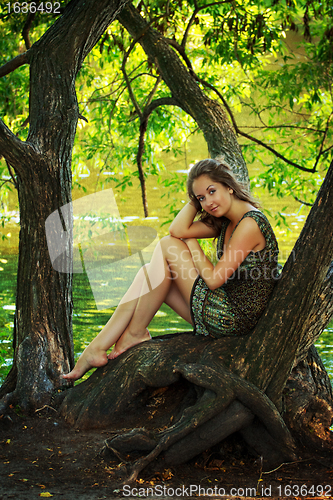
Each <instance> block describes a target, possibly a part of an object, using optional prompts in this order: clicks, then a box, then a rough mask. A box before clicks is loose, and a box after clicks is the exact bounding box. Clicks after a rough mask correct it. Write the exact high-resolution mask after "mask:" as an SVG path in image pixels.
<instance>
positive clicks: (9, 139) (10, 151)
mask: <svg viewBox="0 0 333 500" xmlns="http://www.w3.org/2000/svg"><path fill="white" fill-rule="evenodd" d="M0 155H2V156H3V157H4V158H5V160H6V162H7V165H10V166H11V167H13V168H14V170H15V172H16V173H20V172H22V168H23V167H22V166H23V165H24V166H27V165H29V164H30V165H34V164H35V163H36V162H37V161H40V154H39V153H38V152H37V151H36V150H35V149H34V147H33V146H32V145H31V144H30V143H28V142H24V141H21V140H20V139H19V138H18V137H16V135H15V134H13V132H12V131H11V130H10V129H9V128H8V127H7V125H5V124H4V122H3V121H2V120H1V119H0ZM9 172H10V174H11V176H12V178H13V179H14V176H13V175H12V172H11V170H10V168H9Z"/></svg>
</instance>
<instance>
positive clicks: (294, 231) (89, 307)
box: [0, 138, 333, 384]
mask: <svg viewBox="0 0 333 500" xmlns="http://www.w3.org/2000/svg"><path fill="white" fill-rule="evenodd" d="M186 153H187V154H186V159H184V157H180V158H179V157H177V158H174V157H172V156H171V155H169V157H168V158H167V160H166V161H165V163H166V165H167V169H168V171H169V172H178V175H179V176H182V175H186V174H185V172H186V171H187V168H188V166H189V164H190V163H191V162H194V161H196V160H197V159H200V158H204V157H207V156H208V155H207V151H206V150H205V145H204V143H203V141H202V139H200V138H199V139H198V140H196V141H195V142H194V143H193V144H192V146H188V149H187V152H186ZM258 168H259V167H258V166H257V165H252V166H250V168H249V173H250V176H251V177H253V176H255V175H256V174H257V171H258ZM89 171H90V174H89V175H87V177H86V178H84V179H82V183H83V182H84V184H85V186H86V187H87V189H88V193H87V194H91V193H92V192H94V189H95V186H96V181H97V175H96V174H95V173H94V171H93V168H91V166H90V168H89ZM166 175H167V174H166V173H164V174H162V177H163V176H164V177H165V176H166ZM107 187H113V186H112V184H109V185H108V186H107ZM147 190H148V202H149V207H150V213H149V217H148V218H146V219H144V218H143V217H142V207H141V193H140V195H139V188H138V186H133V187H132V188H128V190H126V192H125V195H124V193H121V192H117V191H116V190H115V189H114V193H115V199H116V203H117V207H118V209H119V214H120V217H121V219H122V221H123V222H125V223H126V224H128V226H131V225H132V226H133V225H135V226H138V225H145V226H149V227H150V228H154V229H155V230H156V232H157V234H158V237H162V236H164V235H165V234H167V228H168V225H165V226H162V227H161V224H162V222H164V221H165V220H167V219H168V218H169V209H168V208H167V207H166V205H167V203H169V202H170V201H172V199H173V198H176V199H177V200H178V203H179V208H180V207H181V206H182V203H183V202H185V200H186V196H185V194H184V193H177V194H175V193H173V192H171V191H167V190H166V188H165V187H162V186H161V184H158V182H157V178H156V177H152V176H151V177H148V179H147ZM161 194H164V195H165V196H164V197H162V195H161ZM253 194H254V195H255V196H257V197H258V198H259V199H260V200H261V202H262V206H263V209H264V210H265V209H268V208H269V210H270V213H271V214H272V217H271V216H268V218H269V219H270V221H271V223H272V225H273V227H274V229H275V233H276V236H277V239H278V242H279V247H280V258H279V261H280V263H282V264H283V263H284V262H285V261H286V260H287V258H288V256H289V254H290V252H291V251H292V248H293V246H294V243H295V241H296V239H297V238H298V235H299V233H300V231H301V229H302V227H303V224H304V222H305V219H306V217H307V214H308V211H309V209H308V208H306V207H302V208H301V206H300V205H299V204H298V203H296V202H294V201H293V200H286V199H285V198H283V199H276V198H272V197H270V196H269V195H268V194H267V193H265V192H262V191H260V189H257V190H256V189H254V191H253ZM82 196H83V193H82V192H77V191H74V192H73V198H74V199H77V198H79V197H82ZM124 196H126V200H124ZM16 203H17V202H16V198H15V195H14V194H13V196H12V197H11V199H10V200H9V202H8V210H9V211H10V212H11V214H12V215H14V216H15V217H16V219H15V218H14V219H13V221H12V222H11V223H9V224H8V225H7V226H6V227H5V228H4V230H3V233H2V234H5V235H6V236H7V239H6V240H4V241H1V232H0V384H1V382H2V381H3V379H4V377H5V376H6V374H7V373H8V371H9V368H10V365H11V363H12V346H11V344H12V329H13V321H14V312H15V288H16V270H17V252H18V250H17V249H18V231H19V225H18V222H17V221H18V212H17V208H16ZM286 205H288V208H287V209H286V210H285V211H284V215H285V218H286V220H287V224H288V227H286V226H283V225H282V226H277V225H276V220H275V218H274V215H275V214H276V213H277V212H278V211H281V210H282V208H283V207H285V206H286ZM73 294H74V317H73V330H74V331H73V334H74V345H75V355H76V356H78V355H79V354H80V353H81V352H82V351H83V349H84V348H85V346H86V345H87V344H88V343H89V342H90V341H91V339H92V338H93V337H94V336H95V335H96V334H97V333H98V331H99V330H100V329H101V328H102V327H103V326H104V324H105V323H106V322H107V320H108V319H109V317H110V315H111V314H112V312H113V309H112V307H108V308H106V309H102V308H101V307H97V306H96V300H95V297H94V295H93V292H92V288H91V286H90V283H89V279H88V277H87V275H86V274H75V275H74V287H73ZM149 329H150V332H151V334H152V335H153V336H154V335H160V334H161V333H162V332H177V331H188V330H190V326H189V325H188V324H187V323H186V322H185V321H183V320H182V319H180V318H179V317H178V316H177V315H176V314H175V313H173V311H171V310H170V309H169V308H168V307H167V306H165V307H162V308H161V310H160V311H159V312H158V313H157V314H156V316H155V318H154V319H153V321H152V323H151V325H150V328H149ZM316 347H317V349H318V351H319V353H320V355H321V357H322V360H323V362H324V364H325V366H326V369H327V371H328V373H329V375H330V376H331V377H333V356H332V348H333V324H331V326H329V327H328V328H327V329H326V330H325V332H324V333H323V334H322V336H321V337H320V339H319V340H318V341H317V342H316Z"/></svg>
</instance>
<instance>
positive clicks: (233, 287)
mask: <svg viewBox="0 0 333 500" xmlns="http://www.w3.org/2000/svg"><path fill="white" fill-rule="evenodd" d="M245 217H251V218H252V219H254V220H255V221H256V223H257V224H258V226H259V228H260V230H261V232H262V234H263V235H264V237H265V240H266V246H265V248H264V249H263V250H259V251H258V252H253V251H251V252H250V253H249V255H248V256H247V257H246V259H244V261H243V262H242V263H241V264H240V266H239V267H238V269H236V271H235V272H234V274H233V275H232V276H230V278H228V280H227V281H226V282H225V283H224V284H223V285H222V286H220V287H219V288H216V289H215V290H210V289H209V288H208V286H207V285H206V283H205V282H204V280H203V279H202V278H201V277H200V276H198V278H197V279H196V280H195V282H194V285H193V288H192V293H191V315H192V320H193V323H194V325H195V333H196V335H210V336H212V337H215V338H218V337H223V336H225V335H234V336H238V335H244V334H246V333H249V332H250V331H251V330H252V329H253V328H254V326H255V325H256V323H257V321H258V319H259V317H260V316H261V314H262V313H263V311H264V309H265V307H266V305H267V303H268V299H269V297H270V295H271V293H272V291H273V289H274V286H275V284H276V281H277V279H278V278H279V271H278V264H277V258H278V253H279V248H278V244H277V241H276V238H275V235H274V232H273V229H272V227H271V225H270V223H269V222H268V220H267V218H266V217H265V215H264V214H262V213H261V212H259V211H257V210H251V211H249V212H247V213H246V214H244V215H243V217H242V218H241V220H243V219H244V218H245ZM241 220H240V221H241ZM240 221H239V222H238V224H239V223H240ZM228 224H229V220H228V219H225V220H224V222H223V224H222V228H221V233H220V236H219V238H218V241H217V257H218V259H220V258H221V257H222V255H223V247H224V238H225V232H226V229H227V227H228ZM238 224H237V225H236V227H237V226H238ZM236 227H235V229H236ZM235 229H234V231H235ZM232 234H233V233H232Z"/></svg>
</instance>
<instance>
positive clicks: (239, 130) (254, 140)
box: [196, 76, 321, 173]
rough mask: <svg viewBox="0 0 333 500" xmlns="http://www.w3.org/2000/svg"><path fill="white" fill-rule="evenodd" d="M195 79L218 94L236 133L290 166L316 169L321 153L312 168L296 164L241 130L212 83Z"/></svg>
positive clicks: (301, 168)
mask: <svg viewBox="0 0 333 500" xmlns="http://www.w3.org/2000/svg"><path fill="white" fill-rule="evenodd" d="M196 79H197V80H198V81H199V82H201V83H202V84H203V85H205V86H206V87H208V88H210V89H211V90H213V91H214V92H215V93H216V94H217V95H218V96H219V98H220V99H221V101H222V102H223V105H224V107H225V109H226V110H227V112H228V114H229V116H230V119H231V121H232V124H233V126H234V129H235V132H236V134H238V135H241V136H242V137H245V138H246V139H249V140H250V141H251V142H255V143H256V144H259V146H262V147H263V148H265V149H267V150H268V151H270V152H271V153H273V154H274V155H275V156H276V157H277V158H280V159H281V160H283V161H284V162H285V163H287V164H288V165H291V166H292V167H295V168H298V169H299V170H302V171H303V172H311V173H314V172H315V171H316V167H317V164H318V161H319V157H320V154H321V153H319V155H318V158H317V161H316V163H315V165H314V167H312V168H306V167H302V166H301V165H298V163H295V162H293V161H291V160H289V159H288V158H286V157H285V156H283V155H282V154H281V153H279V152H278V151H276V149H274V148H272V147H271V146H269V145H268V144H266V143H264V142H263V141H261V140H260V139H257V138H256V137H253V136H251V135H249V134H247V133H246V132H243V131H242V130H241V129H240V128H239V127H238V124H237V122H236V119H235V117H234V115H233V112H232V111H231V108H230V106H229V104H228V103H227V101H226V100H225V99H224V97H223V95H222V94H221V93H220V92H219V91H218V90H217V89H216V88H215V87H214V86H213V85H211V84H210V83H208V82H206V81H205V80H202V79H201V78H198V77H197V76H196Z"/></svg>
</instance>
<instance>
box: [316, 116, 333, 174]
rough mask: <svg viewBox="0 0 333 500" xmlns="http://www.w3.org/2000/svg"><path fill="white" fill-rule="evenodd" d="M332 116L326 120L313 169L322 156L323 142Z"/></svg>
mask: <svg viewBox="0 0 333 500" xmlns="http://www.w3.org/2000/svg"><path fill="white" fill-rule="evenodd" d="M332 116H333V113H331V114H330V116H329V117H328V118H327V122H326V127H325V131H324V135H323V138H322V141H321V144H320V148H319V152H318V155H317V158H316V163H315V166H314V167H313V168H316V167H317V165H318V162H319V159H320V157H321V155H322V152H323V148H324V142H325V140H326V137H327V132H328V129H329V125H330V121H331V118H332Z"/></svg>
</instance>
